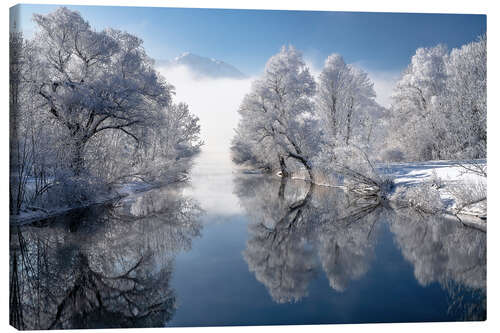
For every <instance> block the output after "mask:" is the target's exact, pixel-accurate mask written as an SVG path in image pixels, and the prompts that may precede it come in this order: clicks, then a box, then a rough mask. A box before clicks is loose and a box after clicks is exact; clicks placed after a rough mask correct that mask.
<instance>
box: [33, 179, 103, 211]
mask: <svg viewBox="0 0 500 333" xmlns="http://www.w3.org/2000/svg"><path fill="white" fill-rule="evenodd" d="M101 191H104V185H103V184H102V183H100V182H98V181H97V179H94V178H91V177H88V176H87V177H75V176H73V175H72V173H71V172H69V171H68V172H58V173H57V174H56V177H55V179H54V182H53V186H52V187H51V188H50V189H49V190H48V191H47V193H46V197H45V198H43V199H44V200H43V204H44V205H45V206H46V207H62V206H72V205H80V204H82V203H84V202H88V201H92V200H95V197H96V196H97V195H98V194H99V193H100V192H101Z"/></svg>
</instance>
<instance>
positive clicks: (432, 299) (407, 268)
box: [167, 216, 460, 326]
mask: <svg viewBox="0 0 500 333" xmlns="http://www.w3.org/2000/svg"><path fill="white" fill-rule="evenodd" d="M231 222H232V223H226V224H211V225H209V226H207V227H206V228H204V230H203V237H202V238H201V239H197V240H196V241H195V242H194V243H193V248H192V250H191V251H190V252H187V253H181V254H179V255H178V256H177V258H176V263H175V271H174V274H173V280H172V287H173V289H174V290H175V291H176V295H177V299H178V301H179V303H178V304H179V306H178V308H177V311H176V313H175V315H174V317H173V319H172V321H171V322H169V323H168V324H167V326H192V325H197V326H205V325H250V324H252V325H272V324H290V325H292V324H305V323H307V324H314V323H317V324H318V323H361V322H405V321H449V320H453V319H460V318H457V317H455V314H450V313H448V305H449V303H448V301H449V299H448V294H447V291H446V290H444V289H443V288H442V287H441V286H440V285H439V284H438V283H433V284H430V285H428V286H426V287H424V286H422V285H421V284H420V283H419V282H418V281H417V280H416V279H415V276H414V271H413V269H414V267H413V265H412V264H411V263H410V262H408V261H407V260H405V258H404V257H403V256H402V254H401V252H400V250H399V248H398V246H397V244H396V242H395V240H394V235H393V234H392V233H391V231H390V230H389V227H388V226H387V224H386V223H384V222H383V221H381V226H382V228H380V231H379V232H378V234H377V235H376V239H377V242H376V246H375V249H374V258H373V260H372V262H371V264H370V269H369V271H368V272H366V274H364V275H363V276H362V277H361V278H359V279H357V280H353V281H351V282H350V284H349V287H348V288H347V289H346V290H345V291H343V292H337V291H335V290H333V289H332V288H331V287H330V285H329V281H328V279H327V277H326V275H325V274H324V273H320V274H318V276H317V277H316V278H315V279H313V280H311V281H310V283H309V288H308V296H307V297H305V298H303V299H301V301H299V302H297V303H286V304H277V303H275V302H274V301H273V300H272V298H271V296H270V295H269V292H268V290H267V289H266V287H265V286H264V285H263V284H262V283H260V282H258V281H257V280H256V278H255V275H254V273H252V272H249V270H248V265H247V263H246V262H245V260H244V259H243V257H242V255H241V254H242V252H243V251H244V250H245V246H246V244H245V242H246V240H247V237H248V235H247V228H248V227H247V223H248V219H247V218H246V217H245V216H233V218H232V220H231Z"/></svg>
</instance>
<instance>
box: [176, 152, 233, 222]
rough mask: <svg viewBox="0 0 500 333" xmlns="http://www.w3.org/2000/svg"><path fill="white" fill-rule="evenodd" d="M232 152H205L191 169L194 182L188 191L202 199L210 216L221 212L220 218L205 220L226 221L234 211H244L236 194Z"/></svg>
mask: <svg viewBox="0 0 500 333" xmlns="http://www.w3.org/2000/svg"><path fill="white" fill-rule="evenodd" d="M233 172H236V171H235V170H233V168H232V163H231V159H230V156H229V154H227V153H217V152H205V151H202V152H201V154H200V155H199V156H198V157H197V158H196V160H195V165H194V168H193V170H192V171H191V186H189V187H188V188H186V189H185V193H186V195H188V196H190V197H192V198H194V199H195V200H196V201H198V202H199V203H200V205H201V207H202V208H203V209H204V210H205V212H206V215H207V216H213V215H218V218H217V219H210V218H208V219H207V218H204V219H203V220H204V221H209V222H222V221H224V220H226V218H227V217H230V216H231V215H234V214H241V207H240V204H239V201H238V198H237V197H236V195H234V194H233V191H234V184H233V177H232V173H233Z"/></svg>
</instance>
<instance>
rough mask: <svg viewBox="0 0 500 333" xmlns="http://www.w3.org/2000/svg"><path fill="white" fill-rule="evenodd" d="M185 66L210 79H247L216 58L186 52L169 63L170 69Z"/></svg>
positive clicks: (232, 67)
mask: <svg viewBox="0 0 500 333" xmlns="http://www.w3.org/2000/svg"><path fill="white" fill-rule="evenodd" d="M179 65H183V66H186V67H188V68H189V69H190V70H191V71H192V72H193V73H194V74H195V75H196V76H200V77H209V78H235V79H243V78H245V77H246V75H245V74H243V73H242V72H241V71H239V70H238V69H237V68H236V67H234V66H232V65H230V64H228V63H225V62H224V61H221V60H217V59H214V58H207V57H202V56H200V55H197V54H194V53H191V52H184V53H182V54H181V55H180V56H178V57H175V58H174V59H173V60H172V61H169V62H168V63H167V66H168V67H174V66H179Z"/></svg>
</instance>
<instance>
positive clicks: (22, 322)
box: [10, 154, 486, 329]
mask: <svg viewBox="0 0 500 333" xmlns="http://www.w3.org/2000/svg"><path fill="white" fill-rule="evenodd" d="M214 156H215V155H214V154H212V155H210V154H202V155H201V156H200V157H199V158H198V161H197V164H196V166H195V168H194V170H193V174H192V182H191V184H190V185H187V186H184V187H179V186H171V187H165V188H159V189H153V190H150V191H148V192H143V193H138V194H134V195H131V196H129V197H126V198H124V199H122V200H121V201H118V202H116V203H113V204H108V205H105V206H100V207H93V208H92V209H85V210H81V211H77V212H73V213H71V214H69V215H67V216H62V217H58V218H54V219H51V220H47V221H39V222H37V223H34V224H33V225H30V226H24V227H21V228H14V227H11V245H10V248H11V250H10V251H11V260H10V263H11V270H10V274H11V279H10V291H11V297H10V304H11V307H10V316H11V317H10V318H11V323H15V324H16V326H18V327H19V328H22V329H50V328H54V329H58V328H106V327H158V326H209V325H217V326H218V325H275V324H320V323H374V322H408V321H412V322H414V321H457V320H484V319H485V318H486V234H485V233H483V232H481V231H478V230H475V229H471V228H467V227H463V226H461V225H460V224H458V223H457V222H455V221H449V220H444V219H442V218H439V217H435V216H423V215H418V214H416V213H413V212H410V211H407V210H397V211H395V210H392V209H389V208H387V207H384V206H383V205H380V204H379V203H378V202H376V201H373V200H372V201H366V200H359V199H356V198H355V197H351V196H349V195H347V194H346V193H344V192H343V191H341V190H338V189H333V188H325V187H319V186H311V185H309V184H307V183H304V182H301V181H288V182H281V181H280V180H279V179H276V178H270V177H266V176H262V175H249V174H243V173H240V172H237V171H235V170H234V169H233V168H232V167H231V166H230V164H229V163H219V162H217V161H220V160H222V159H223V158H222V159H217V158H213V157H214Z"/></svg>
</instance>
